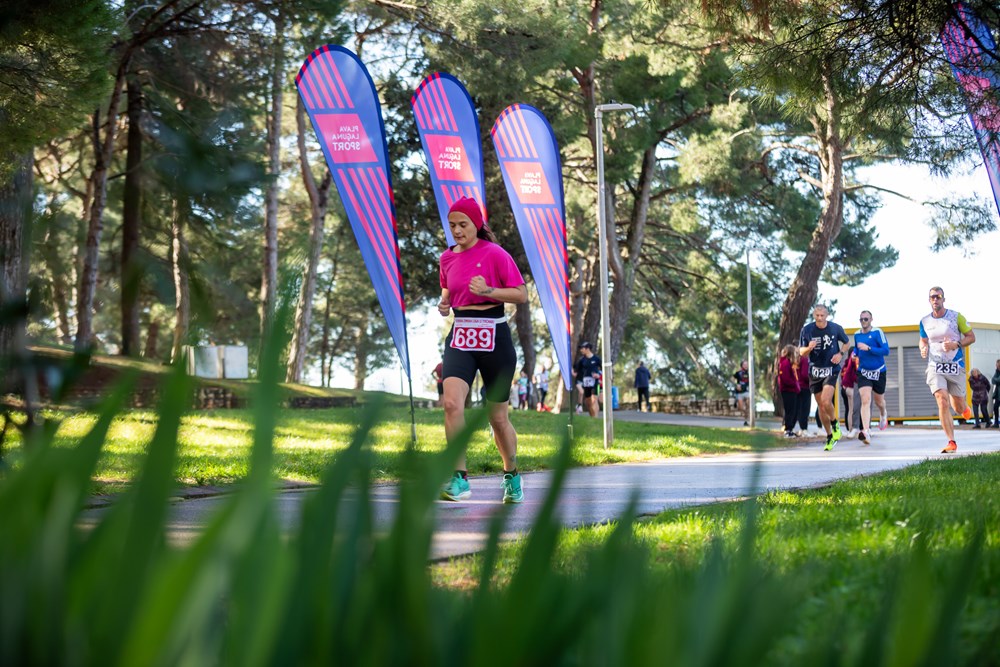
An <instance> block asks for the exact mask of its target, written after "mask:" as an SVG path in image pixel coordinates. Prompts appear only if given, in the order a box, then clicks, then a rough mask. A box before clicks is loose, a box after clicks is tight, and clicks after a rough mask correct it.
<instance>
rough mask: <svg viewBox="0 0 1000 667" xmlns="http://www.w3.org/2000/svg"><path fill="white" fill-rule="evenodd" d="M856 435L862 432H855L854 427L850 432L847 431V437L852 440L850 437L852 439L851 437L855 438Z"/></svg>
mask: <svg viewBox="0 0 1000 667" xmlns="http://www.w3.org/2000/svg"><path fill="white" fill-rule="evenodd" d="M855 435H860V433H859V434H855V433H854V429H853V428H852V429H851V430H850V431H848V432H847V439H848V440H850V439H851V438H853V437H854V436H855Z"/></svg>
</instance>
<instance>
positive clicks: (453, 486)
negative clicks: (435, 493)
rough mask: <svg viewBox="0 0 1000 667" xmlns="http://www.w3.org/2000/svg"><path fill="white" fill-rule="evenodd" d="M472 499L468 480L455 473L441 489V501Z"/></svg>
mask: <svg viewBox="0 0 1000 667" xmlns="http://www.w3.org/2000/svg"><path fill="white" fill-rule="evenodd" d="M471 497H472V488H471V487H470V486H469V480H467V479H465V478H464V477H462V473H460V472H456V473H455V474H454V475H452V477H451V479H449V480H448V483H447V484H445V485H444V488H443V489H441V500H453V501H459V500H465V499H467V498H471Z"/></svg>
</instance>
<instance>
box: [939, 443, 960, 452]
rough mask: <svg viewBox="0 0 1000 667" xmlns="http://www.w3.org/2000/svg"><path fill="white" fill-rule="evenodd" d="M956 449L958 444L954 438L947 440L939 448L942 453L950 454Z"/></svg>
mask: <svg viewBox="0 0 1000 667" xmlns="http://www.w3.org/2000/svg"><path fill="white" fill-rule="evenodd" d="M957 449H958V444H957V443H956V442H955V441H954V440H949V441H948V444H947V445H945V446H944V449H942V450H941V453H942V454H951V453H952V452H954V451H956V450H957Z"/></svg>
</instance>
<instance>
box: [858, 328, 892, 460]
mask: <svg viewBox="0 0 1000 667" xmlns="http://www.w3.org/2000/svg"><path fill="white" fill-rule="evenodd" d="M860 319H861V330H860V331H858V332H856V333H855V334H854V349H855V350H857V353H858V391H859V392H860V393H861V433H859V434H858V437H859V438H861V441H862V442H863V443H865V444H866V445H867V444H868V443H870V442H871V433H870V431H871V421H872V392H874V393H875V406H876V407H877V408H878V414H879V417H878V429H879V430H880V431H884V430H885V429H886V427H887V426H888V425H889V413H888V411H887V410H886V407H885V376H886V368H885V358H886V356H887V355H888V354H889V341H887V340H886V338H885V334H884V333H882V330H881V329H879V328H876V327H872V311H870V310H862V311H861V318H860Z"/></svg>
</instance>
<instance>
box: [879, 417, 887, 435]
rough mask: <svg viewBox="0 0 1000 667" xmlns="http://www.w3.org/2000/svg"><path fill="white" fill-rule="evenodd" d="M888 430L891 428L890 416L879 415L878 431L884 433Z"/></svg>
mask: <svg viewBox="0 0 1000 667" xmlns="http://www.w3.org/2000/svg"><path fill="white" fill-rule="evenodd" d="M887 428H889V415H888V414H884V415H879V418H878V430H880V431H884V430H886V429H887Z"/></svg>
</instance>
